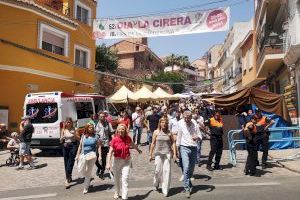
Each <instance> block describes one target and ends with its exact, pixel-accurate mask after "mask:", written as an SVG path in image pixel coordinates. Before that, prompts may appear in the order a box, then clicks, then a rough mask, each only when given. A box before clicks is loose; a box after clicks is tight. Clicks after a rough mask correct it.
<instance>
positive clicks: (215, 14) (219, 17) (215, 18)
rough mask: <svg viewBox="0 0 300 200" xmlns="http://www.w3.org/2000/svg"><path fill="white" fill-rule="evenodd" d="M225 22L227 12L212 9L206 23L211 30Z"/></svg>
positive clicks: (218, 27)
mask: <svg viewBox="0 0 300 200" xmlns="http://www.w3.org/2000/svg"><path fill="white" fill-rule="evenodd" d="M226 23H227V14H226V13H225V12H224V11H223V10H214V11H212V12H211V13H209V15H208V17H207V19H206V25H207V27H208V28H210V29H212V30H216V29H220V28H222V27H223V26H225V25H226Z"/></svg>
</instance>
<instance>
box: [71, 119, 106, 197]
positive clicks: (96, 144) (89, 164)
mask: <svg viewBox="0 0 300 200" xmlns="http://www.w3.org/2000/svg"><path fill="white" fill-rule="evenodd" d="M97 150H98V152H99V154H101V142H100V140H99V136H98V135H95V129H94V125H93V124H87V125H86V126H85V129H84V134H83V136H82V138H81V140H80V145H79V148H78V151H77V156H76V160H78V159H79V155H80V154H82V153H83V154H84V158H85V166H84V169H83V175H84V184H83V185H84V188H83V194H86V193H88V190H89V187H90V183H91V174H92V171H93V168H94V165H95V161H96V159H97V156H96V151H97ZM99 158H101V157H100V156H99Z"/></svg>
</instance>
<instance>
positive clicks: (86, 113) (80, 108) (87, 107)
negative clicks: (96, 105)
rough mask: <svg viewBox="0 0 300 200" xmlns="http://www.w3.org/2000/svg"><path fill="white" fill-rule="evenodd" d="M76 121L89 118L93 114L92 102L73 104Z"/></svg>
mask: <svg viewBox="0 0 300 200" xmlns="http://www.w3.org/2000/svg"><path fill="white" fill-rule="evenodd" d="M75 105H76V111H77V119H85V118H90V116H91V115H92V114H93V113H94V112H93V104H92V102H75Z"/></svg>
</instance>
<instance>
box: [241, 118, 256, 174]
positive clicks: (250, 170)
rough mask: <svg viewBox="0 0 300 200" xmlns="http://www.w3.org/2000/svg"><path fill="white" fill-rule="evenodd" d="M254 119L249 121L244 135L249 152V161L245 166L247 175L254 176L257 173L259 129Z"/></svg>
mask: <svg viewBox="0 0 300 200" xmlns="http://www.w3.org/2000/svg"><path fill="white" fill-rule="evenodd" d="M255 124H256V122H255V120H254V119H252V120H251V121H249V122H248V123H247V124H246V125H245V128H244V129H243V133H244V136H245V139H246V148H247V151H248V156H247V161H246V165H245V170H244V172H245V175H250V176H254V175H255V173H256V160H257V128H256V125H255Z"/></svg>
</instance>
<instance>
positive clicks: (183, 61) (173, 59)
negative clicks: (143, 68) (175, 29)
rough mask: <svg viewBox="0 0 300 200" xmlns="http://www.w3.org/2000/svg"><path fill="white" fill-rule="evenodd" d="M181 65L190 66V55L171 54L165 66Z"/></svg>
mask: <svg viewBox="0 0 300 200" xmlns="http://www.w3.org/2000/svg"><path fill="white" fill-rule="evenodd" d="M174 65H177V66H180V67H188V66H190V61H189V57H188V56H183V55H181V56H178V55H175V54H173V53H172V54H171V55H169V56H167V57H166V60H165V66H174Z"/></svg>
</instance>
